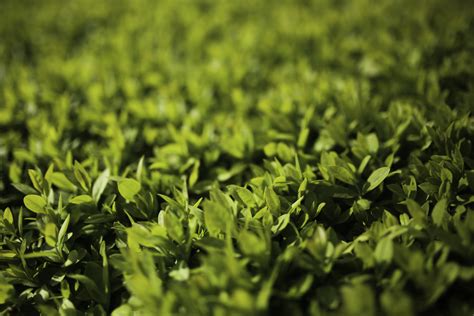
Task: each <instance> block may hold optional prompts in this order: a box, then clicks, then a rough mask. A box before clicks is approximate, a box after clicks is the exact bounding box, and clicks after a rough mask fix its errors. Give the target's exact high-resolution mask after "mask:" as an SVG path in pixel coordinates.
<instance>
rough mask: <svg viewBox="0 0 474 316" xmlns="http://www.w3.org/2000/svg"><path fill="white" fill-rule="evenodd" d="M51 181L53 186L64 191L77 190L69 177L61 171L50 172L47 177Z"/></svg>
mask: <svg viewBox="0 0 474 316" xmlns="http://www.w3.org/2000/svg"><path fill="white" fill-rule="evenodd" d="M49 179H50V181H51V183H53V184H54V185H55V186H57V187H58V188H60V189H63V190H66V191H75V190H77V188H76V186H75V185H74V184H73V183H72V182H71V181H69V179H68V178H67V177H66V176H65V175H64V174H63V173H61V172H54V173H53V174H51V176H50V177H49Z"/></svg>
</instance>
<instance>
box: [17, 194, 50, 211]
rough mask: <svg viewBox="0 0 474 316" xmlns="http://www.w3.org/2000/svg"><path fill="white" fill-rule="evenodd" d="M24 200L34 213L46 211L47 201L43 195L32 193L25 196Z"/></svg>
mask: <svg viewBox="0 0 474 316" xmlns="http://www.w3.org/2000/svg"><path fill="white" fill-rule="evenodd" d="M23 202H24V203H25V206H26V208H27V209H29V210H30V211H32V212H33V213H43V214H44V213H46V210H45V207H46V205H47V202H46V200H45V199H44V198H43V197H42V196H39V195H33V194H30V195H27V196H25V197H24V198H23Z"/></svg>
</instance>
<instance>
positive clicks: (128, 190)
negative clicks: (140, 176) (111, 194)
mask: <svg viewBox="0 0 474 316" xmlns="http://www.w3.org/2000/svg"><path fill="white" fill-rule="evenodd" d="M118 190H119V193H120V195H121V196H122V197H123V198H125V199H126V200H129V201H132V200H133V198H134V197H135V195H137V194H138V192H140V190H141V184H140V182H138V181H136V180H134V179H124V180H121V181H119V183H118Z"/></svg>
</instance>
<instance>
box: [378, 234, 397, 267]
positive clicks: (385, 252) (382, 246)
mask: <svg viewBox="0 0 474 316" xmlns="http://www.w3.org/2000/svg"><path fill="white" fill-rule="evenodd" d="M374 257H375V260H376V261H377V262H390V261H392V258H393V242H392V239H391V238H388V237H385V238H382V239H381V240H380V241H379V242H378V243H377V246H376V247H375V251H374Z"/></svg>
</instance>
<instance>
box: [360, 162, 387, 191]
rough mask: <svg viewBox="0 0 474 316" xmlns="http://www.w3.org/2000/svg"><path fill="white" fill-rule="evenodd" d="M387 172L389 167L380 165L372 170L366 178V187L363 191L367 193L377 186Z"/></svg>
mask: <svg viewBox="0 0 474 316" xmlns="http://www.w3.org/2000/svg"><path fill="white" fill-rule="evenodd" d="M389 173H390V168H389V167H382V168H379V169H377V170H375V171H374V172H372V173H371V174H370V176H369V178H368V179H367V183H368V187H367V189H365V192H366V193H367V192H370V191H372V190H373V189H375V188H377V187H378V186H379V185H380V184H381V183H382V182H383V180H385V178H386V177H387V176H388V174H389Z"/></svg>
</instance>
